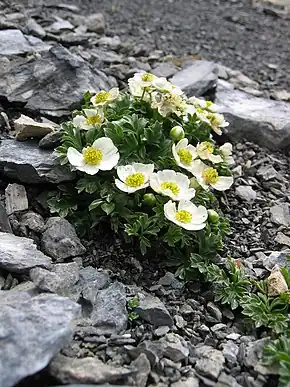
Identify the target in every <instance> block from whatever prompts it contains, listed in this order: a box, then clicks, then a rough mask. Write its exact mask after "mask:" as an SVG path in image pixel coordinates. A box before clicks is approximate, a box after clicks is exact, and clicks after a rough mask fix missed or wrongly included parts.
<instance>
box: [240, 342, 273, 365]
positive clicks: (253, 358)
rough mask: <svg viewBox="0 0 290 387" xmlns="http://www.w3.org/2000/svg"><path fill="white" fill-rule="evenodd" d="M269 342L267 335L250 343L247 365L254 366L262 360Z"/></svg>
mask: <svg viewBox="0 0 290 387" xmlns="http://www.w3.org/2000/svg"><path fill="white" fill-rule="evenodd" d="M268 342H269V337H265V338H263V339H260V340H256V341H252V342H250V343H248V345H247V347H246V353H245V359H244V364H245V366H246V367H249V368H253V367H255V366H256V365H257V364H258V363H259V362H260V361H261V360H262V357H263V351H264V348H265V346H266V345H267V343H268Z"/></svg>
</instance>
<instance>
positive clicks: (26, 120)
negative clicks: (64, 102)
mask: <svg viewBox="0 0 290 387" xmlns="http://www.w3.org/2000/svg"><path fill="white" fill-rule="evenodd" d="M14 128H15V131H16V140H18V141H24V140H27V139H29V138H31V137H33V138H42V137H44V136H45V135H47V134H48V133H50V132H52V131H53V130H54V129H55V125H52V124H49V123H43V122H37V121H34V119H32V118H30V117H27V116H25V115H24V114H21V116H20V117H19V118H18V119H17V120H15V121H14Z"/></svg>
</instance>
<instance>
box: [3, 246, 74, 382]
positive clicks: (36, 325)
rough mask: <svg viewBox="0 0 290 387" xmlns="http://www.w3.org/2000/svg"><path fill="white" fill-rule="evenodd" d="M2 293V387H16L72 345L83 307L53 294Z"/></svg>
mask: <svg viewBox="0 0 290 387" xmlns="http://www.w3.org/2000/svg"><path fill="white" fill-rule="evenodd" d="M0 250H1V249H0ZM0 294H1V296H0V326H1V351H0V385H1V387H12V386H14V385H15V384H17V382H19V381H20V380H22V379H24V378H25V377H26V376H28V375H33V374H34V373H36V372H38V371H40V370H42V369H43V368H45V367H46V366H47V364H48V363H49V361H50V360H51V359H52V357H53V356H54V355H55V354H56V353H57V352H58V351H59V350H60V349H62V348H63V347H64V346H66V345H67V344H68V341H69V340H70V338H71V336H72V322H73V320H74V319H75V318H76V317H77V316H78V314H79V311H80V306H79V305H78V304H76V303H75V302H73V301H71V300H69V299H67V298H63V297H59V296H57V295H53V294H49V295H39V296H37V297H34V298H31V297H30V296H29V295H28V294H27V293H20V292H3V291H2V292H1V291H0Z"/></svg>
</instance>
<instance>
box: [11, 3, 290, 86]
mask: <svg viewBox="0 0 290 387" xmlns="http://www.w3.org/2000/svg"><path fill="white" fill-rule="evenodd" d="M17 2H18V3H30V4H32V3H34V5H37V6H38V5H41V4H42V6H43V7H47V6H49V5H55V4H58V2H57V1H56V0H47V1H38V0H22V1H21V0H17V1H16V3H17ZM7 3H8V2H7ZM9 3H10V2H9ZM67 3H69V4H76V5H77V6H79V7H80V9H81V12H82V13H83V14H91V13H94V12H104V14H105V16H106V19H107V26H108V27H107V32H111V33H112V35H114V34H117V35H119V36H120V37H121V39H122V41H128V40H129V41H131V42H132V43H134V44H135V45H136V46H138V47H139V46H140V45H142V47H141V48H142V49H141V50H140V52H142V50H143V52H144V54H145V55H146V54H150V52H152V51H153V50H154V49H159V50H162V51H163V53H164V54H165V55H172V54H173V55H176V56H178V57H183V56H187V55H195V54H198V55H200V57H201V58H203V59H209V60H213V61H216V62H221V63H222V64H224V65H226V66H228V67H230V68H233V69H235V70H240V71H242V72H243V73H244V74H245V75H247V76H249V77H250V78H252V79H254V80H256V81H258V82H260V83H261V85H262V88H264V89H271V88H276V89H288V90H289V89H290V72H289V65H290V45H289V42H290V21H289V17H290V15H288V20H287V18H286V17H285V18H281V17H279V16H277V15H275V13H274V12H270V11H269V10H268V11H267V8H266V9H265V7H263V6H260V7H254V6H253V3H252V0H207V1H204V0H146V1H144V0H85V1H80V0H72V1H69V2H68V1H67ZM10 4H11V3H10ZM138 49H140V47H139V48H138Z"/></svg>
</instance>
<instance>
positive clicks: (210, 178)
mask: <svg viewBox="0 0 290 387" xmlns="http://www.w3.org/2000/svg"><path fill="white" fill-rule="evenodd" d="M202 177H203V179H204V181H205V182H206V183H207V184H215V183H216V182H217V181H218V179H219V175H218V173H217V170H216V169H214V168H206V169H205V170H204V171H203V173H202Z"/></svg>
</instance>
